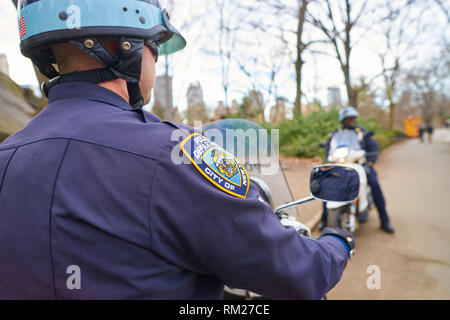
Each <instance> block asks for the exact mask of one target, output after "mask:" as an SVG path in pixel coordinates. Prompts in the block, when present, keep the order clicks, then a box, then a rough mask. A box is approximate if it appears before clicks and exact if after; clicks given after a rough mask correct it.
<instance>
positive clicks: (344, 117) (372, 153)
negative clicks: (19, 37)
mask: <svg viewBox="0 0 450 320" xmlns="http://www.w3.org/2000/svg"><path fill="white" fill-rule="evenodd" d="M358 116H359V114H358V111H356V109H355V108H353V107H348V108H345V109H344V110H341V111H340V112H339V121H340V122H341V123H342V128H340V129H337V130H335V131H334V132H333V133H332V134H331V135H330V138H329V139H328V142H327V144H326V147H325V159H328V155H329V151H330V142H331V139H332V138H333V135H334V134H336V133H338V132H339V131H341V130H353V131H355V132H356V134H357V137H358V140H359V144H360V147H361V149H363V150H365V151H366V159H367V162H366V163H365V164H364V167H365V169H366V174H367V182H368V184H369V185H370V188H371V191H372V197H373V201H374V203H375V206H376V207H377V209H378V213H379V217H380V222H381V226H380V228H381V229H382V230H383V231H385V232H387V233H391V234H392V233H394V232H395V231H394V228H393V227H392V226H391V224H390V221H389V216H388V214H387V212H386V204H385V200H384V196H383V192H382V191H381V187H380V184H379V183H378V178H377V173H376V171H375V169H374V167H373V166H374V164H375V161H376V160H377V157H378V145H377V142H376V141H375V140H374V139H373V138H372V137H371V135H368V134H366V131H365V130H364V128H362V127H358V126H356V119H357V118H358ZM326 221H327V207H326V204H325V203H324V205H323V214H322V221H321V223H320V225H319V229H323V228H325V226H326Z"/></svg>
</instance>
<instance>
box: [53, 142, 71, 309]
mask: <svg viewBox="0 0 450 320" xmlns="http://www.w3.org/2000/svg"><path fill="white" fill-rule="evenodd" d="M70 142H71V139H68V141H67V144H66V148H65V149H64V153H63V155H62V157H61V161H60V162H59V166H58V170H57V171H56V177H55V182H54V184H53V190H52V197H51V201H50V212H49V218H48V219H49V224H48V228H49V232H48V236H49V241H48V243H49V255H50V268H51V274H52V289H53V298H54V299H55V300H56V299H57V298H56V278H55V266H54V261H53V247H52V216H53V214H52V213H53V201H54V199H55V191H56V183H57V181H58V177H59V172H60V170H61V167H62V163H63V161H64V157H65V155H66V152H67V149H68V147H69V144H70Z"/></svg>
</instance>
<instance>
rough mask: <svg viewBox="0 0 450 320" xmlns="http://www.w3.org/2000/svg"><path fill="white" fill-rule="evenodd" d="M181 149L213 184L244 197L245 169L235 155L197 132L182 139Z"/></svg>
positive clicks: (246, 184)
mask: <svg viewBox="0 0 450 320" xmlns="http://www.w3.org/2000/svg"><path fill="white" fill-rule="evenodd" d="M180 147H181V150H182V151H183V153H184V154H185V155H186V156H187V157H188V158H189V160H190V161H191V162H192V164H193V165H194V166H195V168H196V169H197V170H198V171H199V172H200V173H201V174H202V175H203V176H204V177H205V178H206V179H207V180H208V181H209V182H211V183H212V184H213V185H215V186H216V187H217V188H219V189H220V190H222V191H225V192H226V193H228V194H231V195H232V196H235V197H238V198H245V197H246V196H247V193H248V189H249V186H250V184H249V178H248V174H247V171H246V170H245V168H244V167H243V166H242V164H241V163H240V162H239V160H238V159H236V157H234V156H233V155H232V154H231V153H229V152H228V151H226V150H225V149H223V148H222V147H220V146H219V145H217V144H215V143H214V142H212V141H210V140H209V139H208V138H206V137H204V136H203V135H201V134H199V133H193V134H191V135H190V136H188V137H187V138H186V139H184V140H183V142H182V143H181V146H180Z"/></svg>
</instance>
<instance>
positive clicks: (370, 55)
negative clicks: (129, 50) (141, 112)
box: [0, 0, 449, 110]
mask: <svg viewBox="0 0 450 320" xmlns="http://www.w3.org/2000/svg"><path fill="white" fill-rule="evenodd" d="M377 1H378V0H377ZM161 2H162V3H164V2H165V1H161ZM212 2H213V1H210V0H184V1H178V3H180V5H179V6H177V8H176V9H175V10H173V12H174V14H173V18H172V20H173V21H172V22H173V23H174V24H175V26H180V25H184V24H186V25H189V26H188V27H187V28H185V30H184V31H185V32H184V33H185V36H186V38H187V40H188V46H187V47H186V49H185V50H184V51H183V52H180V53H176V54H174V55H173V56H172V57H170V64H171V71H172V72H173V74H174V85H173V87H174V105H175V106H177V107H179V109H181V110H184V109H185V108H186V90H187V87H188V86H189V84H190V83H193V82H197V81H199V82H200V83H201V85H202V87H203V92H204V98H205V102H206V104H207V106H208V107H211V108H214V107H216V106H217V102H218V101H219V100H224V94H223V89H222V86H221V72H220V60H219V59H218V57H217V56H212V55H208V54H206V53H205V49H210V50H211V51H214V50H217V43H218V40H217V39H218V38H217V34H216V33H214V32H211V30H214V28H217V23H218V22H217V21H218V14H217V13H215V12H214V8H213V5H212ZM242 3H244V2H242ZM197 8H202V10H203V11H202V10H197ZM199 11H202V12H208V14H207V15H205V16H203V17H202V18H201V19H197V18H194V19H195V21H192V22H191V21H189V17H190V16H189V15H191V16H192V15H195V13H196V12H197V13H198V12H199ZM424 20H425V21H426V22H428V23H432V25H433V26H434V27H433V28H432V29H430V30H429V31H428V32H427V33H426V34H425V35H423V36H422V37H423V42H424V43H423V45H421V46H420V49H418V50H420V53H419V54H418V57H417V58H416V60H415V61H414V62H411V63H414V64H417V63H424V62H425V61H427V59H430V58H431V57H432V56H433V55H435V54H437V51H438V50H439V48H438V46H437V45H436V44H437V43H438V42H439V41H440V40H441V39H442V37H443V36H444V35H446V36H447V39H449V27H448V25H447V23H446V22H447V20H446V18H445V15H444V14H442V12H439V10H438V9H436V10H430V12H428V13H427V14H426V16H425V17H424ZM177 22H178V25H177ZM179 29H181V28H179ZM181 31H183V30H181ZM312 32H317V31H311V33H312ZM412 32H414V31H412ZM244 35H245V34H244ZM247 35H248V38H251V37H252V32H251V31H248V32H247ZM356 35H357V34H356ZM356 38H357V37H356ZM0 39H1V40H0V53H6V55H7V57H8V62H9V69H10V76H11V78H13V80H15V81H16V82H17V83H18V84H20V85H33V86H36V85H37V81H36V77H35V75H34V71H33V68H32V65H31V62H30V60H28V59H26V58H24V57H22V55H21V53H20V50H19V35H18V30H17V22H16V11H15V9H14V7H13V5H12V3H11V1H10V0H0ZM263 40H264V39H263ZM262 43H264V42H262ZM269 44H270V42H269ZM267 47H268V46H267V42H266V43H265V44H264V46H262V47H257V46H255V47H252V48H250V49H248V52H246V53H245V54H246V56H249V57H251V56H256V55H258V57H259V59H266V58H265V57H266V55H267V54H268V53H270V51H268V50H267ZM381 47H383V43H382V41H381V39H380V38H379V36H377V35H376V33H374V32H371V33H369V34H367V35H366V36H365V37H364V38H363V39H361V40H360V42H359V43H358V46H356V47H355V50H354V51H353V53H352V77H353V78H355V79H356V78H359V77H360V76H365V77H369V78H370V77H373V76H374V75H376V74H378V73H380V71H381V66H380V62H379V59H378V56H377V50H379V49H380V48H381ZM322 49H324V50H325V51H327V52H328V53H329V54H330V55H331V54H333V51H332V49H331V48H326V47H323V48H322ZM288 60H289V59H287V60H286V61H285V62H284V64H285V66H286V67H285V68H284V69H283V72H281V73H280V75H279V78H278V81H277V87H278V94H279V95H281V96H284V97H286V98H288V100H289V101H293V100H294V99H295V73H294V72H295V71H294V68H293V65H292V64H290V65H289V61H288ZM289 66H292V67H289ZM163 72H164V58H161V59H160V62H159V63H158V74H162V73H163ZM261 78H263V77H261ZM380 80H381V79H380ZM261 81H264V80H261ZM230 82H231V91H230V101H231V100H232V99H236V100H238V101H239V102H240V101H241V99H242V96H243V92H246V91H248V89H249V88H250V87H251V84H250V81H249V80H248V78H247V77H246V76H245V74H243V73H242V72H241V71H240V70H239V68H238V67H237V66H236V65H233V66H232V68H231V69H230ZM303 84H304V90H305V92H306V96H307V97H309V98H310V99H312V98H313V97H314V96H315V95H317V97H318V98H319V99H320V100H321V101H322V102H323V103H326V102H327V88H328V87H332V86H333V87H334V86H337V87H340V88H341V94H342V97H343V99H344V100H346V93H345V87H344V84H343V76H342V74H341V71H340V69H339V65H338V64H337V62H336V60H335V59H333V58H332V57H328V56H324V55H320V56H317V57H316V58H315V59H314V58H313V56H311V55H310V56H308V57H307V61H306V64H305V67H304V74H303ZM375 84H376V85H379V86H381V82H375Z"/></svg>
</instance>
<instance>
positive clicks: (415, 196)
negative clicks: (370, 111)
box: [328, 129, 450, 299]
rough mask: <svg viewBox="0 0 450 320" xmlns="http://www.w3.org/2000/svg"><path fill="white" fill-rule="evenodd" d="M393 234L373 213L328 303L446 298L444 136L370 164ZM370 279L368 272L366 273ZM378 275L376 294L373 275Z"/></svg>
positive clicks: (449, 207)
mask: <svg viewBox="0 0 450 320" xmlns="http://www.w3.org/2000/svg"><path fill="white" fill-rule="evenodd" d="M376 169H377V171H378V175H379V179H380V183H381V187H382V189H383V191H384V194H385V197H386V201H387V209H388V213H389V214H390V216H391V220H392V225H393V226H394V228H395V230H396V233H395V235H388V234H386V233H384V232H382V231H380V230H379V219H378V212H377V211H376V209H372V211H371V216H370V220H369V221H368V222H367V223H366V224H364V225H361V226H360V229H359V230H358V231H357V232H356V244H357V254H356V257H355V260H353V261H350V262H349V264H348V266H347V268H346V270H345V272H344V275H343V277H342V280H341V282H340V283H339V284H338V285H337V286H336V287H335V288H334V289H332V290H331V291H330V293H329V294H328V298H329V299H450V131H449V130H443V129H440V130H437V131H436V132H435V135H434V141H433V143H432V144H430V143H428V142H427V143H424V144H421V143H420V142H419V141H418V140H417V139H414V140H408V141H406V142H403V143H400V144H398V145H395V146H393V147H391V148H389V149H388V150H386V151H385V152H383V154H382V155H381V156H380V159H379V161H378V162H377V164H376ZM370 266H376V267H372V269H369V271H370V274H369V273H368V268H369V267H370ZM377 268H379V271H380V278H379V279H380V282H379V284H380V287H381V288H380V289H371V290H370V289H369V288H368V286H367V280H368V278H369V277H370V276H372V277H371V280H372V281H370V283H371V284H372V286H376V282H375V280H376V279H375V278H374V277H373V276H374V275H375V273H373V272H374V270H376V269H377Z"/></svg>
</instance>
